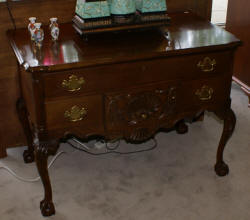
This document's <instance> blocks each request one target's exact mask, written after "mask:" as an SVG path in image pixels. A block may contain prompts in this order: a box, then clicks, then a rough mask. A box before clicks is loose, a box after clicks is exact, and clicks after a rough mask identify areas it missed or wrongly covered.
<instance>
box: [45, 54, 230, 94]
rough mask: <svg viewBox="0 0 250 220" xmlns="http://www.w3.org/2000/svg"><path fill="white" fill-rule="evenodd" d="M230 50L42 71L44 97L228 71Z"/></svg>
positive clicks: (203, 76) (110, 89) (188, 78)
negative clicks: (51, 71)
mask: <svg viewBox="0 0 250 220" xmlns="http://www.w3.org/2000/svg"><path fill="white" fill-rule="evenodd" d="M230 61H231V52H228V51H225V52H217V53H207V54H196V55H185V56H181V57H169V58H161V59H155V60H148V61H140V62H131V63H123V64H113V65H106V66H100V67H89V68H82V69H74V70H70V71H65V72H56V73H48V74H44V89H45V97H46V98H53V97H59V96H71V95H81V94H86V93H88V92H96V91H98V92H106V91H112V90H117V89H121V88H129V87H131V86H132V85H133V86H137V85H142V84H145V83H154V82H160V81H166V80H177V79H182V80H191V79H197V78H198V79H199V78H206V77H213V76H215V75H219V74H223V73H225V72H227V71H230V67H231V66H230Z"/></svg>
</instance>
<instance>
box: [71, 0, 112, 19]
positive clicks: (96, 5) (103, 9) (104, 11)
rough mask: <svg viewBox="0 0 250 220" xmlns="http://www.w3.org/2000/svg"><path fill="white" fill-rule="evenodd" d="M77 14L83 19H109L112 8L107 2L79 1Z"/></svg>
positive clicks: (101, 0)
mask: <svg viewBox="0 0 250 220" xmlns="http://www.w3.org/2000/svg"><path fill="white" fill-rule="evenodd" d="M75 12H76V14H77V15H78V16H80V17H81V18H82V19H94V18H103V17H109V16H110V6H109V3H108V1H107V0H96V1H93V0H91V1H89V0H77V2H76V11H75Z"/></svg>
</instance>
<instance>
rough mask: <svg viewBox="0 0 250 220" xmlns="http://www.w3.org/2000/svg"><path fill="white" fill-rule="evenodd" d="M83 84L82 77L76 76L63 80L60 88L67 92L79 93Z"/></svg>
mask: <svg viewBox="0 0 250 220" xmlns="http://www.w3.org/2000/svg"><path fill="white" fill-rule="evenodd" d="M84 83H85V80H84V78H83V77H80V78H78V77H77V76H76V75H71V76H70V77H69V79H68V80H66V79H65V80H63V82H62V87H63V88H65V89H66V90H67V91H69V92H75V91H79V90H80V89H81V88H82V85H83V84H84Z"/></svg>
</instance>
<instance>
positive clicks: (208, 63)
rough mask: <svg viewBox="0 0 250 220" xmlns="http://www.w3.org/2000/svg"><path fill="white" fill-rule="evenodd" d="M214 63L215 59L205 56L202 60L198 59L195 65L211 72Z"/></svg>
mask: <svg viewBox="0 0 250 220" xmlns="http://www.w3.org/2000/svg"><path fill="white" fill-rule="evenodd" d="M215 65H216V60H215V59H213V60H212V59H211V58H209V57H205V58H204V60H203V61H200V62H199V63H198V64H197V66H198V67H199V68H200V69H201V70H202V71H203V72H212V71H213V70H214V67H215Z"/></svg>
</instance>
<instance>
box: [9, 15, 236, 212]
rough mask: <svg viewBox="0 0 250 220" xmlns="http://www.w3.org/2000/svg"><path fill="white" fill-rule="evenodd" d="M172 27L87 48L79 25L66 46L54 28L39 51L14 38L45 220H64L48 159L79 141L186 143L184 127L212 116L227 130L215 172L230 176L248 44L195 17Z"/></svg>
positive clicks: (64, 33) (67, 34) (30, 155)
mask: <svg viewBox="0 0 250 220" xmlns="http://www.w3.org/2000/svg"><path fill="white" fill-rule="evenodd" d="M170 17H171V18H172V23H171V25H170V26H169V27H166V28H164V29H161V30H147V31H141V32H140V31H136V32H124V33H112V34H111V33H109V34H99V35H93V36H90V37H89V38H88V40H87V41H86V40H83V39H81V37H80V36H79V35H78V34H77V33H76V32H75V31H74V29H73V28H72V24H70V23H69V24H62V25H61V26H60V28H61V33H60V40H59V41H58V42H52V41H51V39H50V36H49V33H48V30H47V29H46V28H45V40H44V43H43V46H42V48H40V49H39V48H36V47H34V45H33V44H32V43H31V41H30V39H29V34H28V31H27V29H26V28H24V29H17V30H16V31H9V32H8V37H9V39H10V42H11V46H12V48H13V51H14V53H15V55H16V58H17V60H18V66H19V76H20V87H21V91H22V96H21V97H20V99H19V100H18V101H17V111H18V114H19V117H20V121H21V123H22V126H23V128H24V131H25V134H26V137H27V141H28V149H27V150H26V151H25V152H24V160H25V162H33V161H34V155H35V161H36V165H37V168H38V172H39V174H40V176H41V179H42V182H43V185H44V192H45V194H44V195H45V197H44V199H43V200H42V201H41V203H40V208H41V211H42V214H43V215H44V216H50V215H52V214H54V213H55V208H54V205H53V201H52V189H51V184H50V179H49V174H48V169H47V159H48V157H49V156H50V155H54V154H55V153H56V151H57V149H58V146H59V142H60V141H61V140H65V139H67V137H70V136H72V135H73V136H77V137H80V138H83V139H85V138H88V137H90V136H92V135H100V136H102V137H104V138H105V139H106V140H113V139H117V138H124V139H126V140H127V141H130V142H137V143H138V142H143V141H145V140H147V139H149V138H152V137H153V136H154V135H155V133H156V132H157V131H158V130H159V129H166V130H168V129H170V128H173V127H175V128H176V129H177V131H178V132H179V133H184V132H185V131H187V127H186V125H185V124H184V119H186V118H189V119H194V118H197V116H198V115H200V114H201V113H202V112H204V111H205V110H207V111H212V112H214V113H215V114H216V115H217V116H218V117H219V118H220V119H222V120H224V129H223V133H222V136H221V140H220V142H219V147H218V152H217V161H216V165H215V171H216V173H217V174H218V175H219V176H224V175H226V174H228V172H229V168H228V166H227V165H226V163H225V162H224V161H223V151H224V148H225V144H226V142H227V141H228V139H229V138H230V136H231V134H232V133H233V130H234V127H235V122H236V118H235V115H234V113H233V111H232V110H231V108H230V104H231V100H230V90H231V80H232V70H233V59H234V52H235V50H236V48H237V47H238V46H239V45H240V43H241V42H240V41H239V40H238V39H237V38H235V37H234V36H233V35H231V34H230V33H228V32H226V31H225V30H223V29H221V28H219V27H216V26H214V25H212V24H210V23H209V22H206V21H203V20H202V19H200V18H198V17H196V16H195V15H193V14H191V13H176V14H171V15H170Z"/></svg>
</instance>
